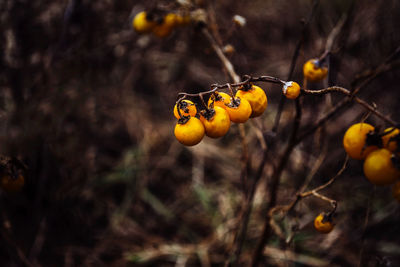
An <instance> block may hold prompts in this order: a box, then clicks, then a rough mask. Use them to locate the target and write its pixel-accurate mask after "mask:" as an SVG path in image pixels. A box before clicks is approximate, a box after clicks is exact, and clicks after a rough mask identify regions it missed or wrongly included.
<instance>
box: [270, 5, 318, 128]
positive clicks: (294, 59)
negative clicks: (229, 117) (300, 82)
mask: <svg viewBox="0 0 400 267" xmlns="http://www.w3.org/2000/svg"><path fill="white" fill-rule="evenodd" d="M318 4H319V1H318V0H314V2H313V6H312V8H311V12H310V15H309V16H308V19H307V21H306V22H305V23H304V24H303V29H302V30H301V35H300V39H299V41H298V42H297V44H296V48H295V50H294V53H293V57H292V60H291V62H290V68H289V74H288V78H287V79H288V80H291V79H292V76H293V72H294V68H295V67H296V62H297V58H298V57H299V53H300V49H301V47H302V45H303V43H304V39H305V35H306V31H307V28H308V25H309V24H310V22H311V20H312V18H313V17H314V13H315V10H316V9H317V6H318ZM285 102H286V97H285V96H283V95H282V96H281V99H280V101H279V105H278V111H277V112H276V115H275V120H274V126H273V127H272V132H273V133H276V132H277V131H278V127H279V122H280V119H281V114H282V111H283V108H284V106H285Z"/></svg>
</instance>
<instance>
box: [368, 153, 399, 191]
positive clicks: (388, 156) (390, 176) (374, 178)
mask: <svg viewBox="0 0 400 267" xmlns="http://www.w3.org/2000/svg"><path fill="white" fill-rule="evenodd" d="M364 175H365V177H366V178H367V179H368V180H369V181H370V182H371V183H373V184H375V185H388V184H393V183H394V182H396V180H397V179H398V178H399V177H400V170H398V169H397V168H396V167H395V166H394V164H393V162H392V152H390V151H389V150H387V149H386V148H382V149H378V150H375V151H372V152H371V153H370V154H369V155H368V156H367V158H366V159H365V161H364Z"/></svg>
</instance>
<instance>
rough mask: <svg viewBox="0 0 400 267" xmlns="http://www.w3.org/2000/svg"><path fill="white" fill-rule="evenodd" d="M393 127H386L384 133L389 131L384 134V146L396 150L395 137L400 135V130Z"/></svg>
mask: <svg viewBox="0 0 400 267" xmlns="http://www.w3.org/2000/svg"><path fill="white" fill-rule="evenodd" d="M392 129H393V127H390V128H387V129H385V131H384V133H388V132H389V133H388V134H385V135H384V136H382V143H383V147H384V148H387V149H389V150H390V151H392V152H394V151H396V150H397V140H394V137H396V136H397V137H399V136H398V135H399V134H400V131H399V129H397V128H396V129H394V130H392Z"/></svg>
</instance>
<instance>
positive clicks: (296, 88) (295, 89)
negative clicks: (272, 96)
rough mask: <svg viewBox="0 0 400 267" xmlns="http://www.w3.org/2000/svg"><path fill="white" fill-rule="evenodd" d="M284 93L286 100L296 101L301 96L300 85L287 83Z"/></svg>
mask: <svg viewBox="0 0 400 267" xmlns="http://www.w3.org/2000/svg"><path fill="white" fill-rule="evenodd" d="M282 91H283V94H284V95H285V96H286V98H289V99H296V98H297V97H298V96H299V95H300V85H299V84H298V83H296V82H286V83H285V84H284V85H283V88H282Z"/></svg>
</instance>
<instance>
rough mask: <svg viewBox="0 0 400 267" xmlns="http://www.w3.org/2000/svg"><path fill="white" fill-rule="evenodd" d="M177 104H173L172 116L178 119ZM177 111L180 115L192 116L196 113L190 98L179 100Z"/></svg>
mask: <svg viewBox="0 0 400 267" xmlns="http://www.w3.org/2000/svg"><path fill="white" fill-rule="evenodd" d="M177 105H178V104H175V106H174V116H175V118H177V119H180V118H181V117H180V116H179V113H178V107H177ZM179 111H180V112H181V115H182V116H189V115H190V116H192V117H194V116H195V115H196V113H197V109H196V106H195V105H194V103H193V102H192V101H190V100H182V101H181V102H180V109H179Z"/></svg>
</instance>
